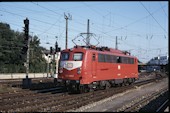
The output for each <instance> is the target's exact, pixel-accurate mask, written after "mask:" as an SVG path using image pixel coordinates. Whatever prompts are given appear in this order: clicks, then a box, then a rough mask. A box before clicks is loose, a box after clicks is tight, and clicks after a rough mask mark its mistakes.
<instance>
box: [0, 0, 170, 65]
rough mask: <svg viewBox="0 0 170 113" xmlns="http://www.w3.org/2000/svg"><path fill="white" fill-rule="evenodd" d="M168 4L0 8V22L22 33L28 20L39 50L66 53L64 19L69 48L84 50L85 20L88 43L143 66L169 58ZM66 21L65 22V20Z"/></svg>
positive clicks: (10, 4)
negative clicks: (127, 56)
mask: <svg viewBox="0 0 170 113" xmlns="http://www.w3.org/2000/svg"><path fill="white" fill-rule="evenodd" d="M168 7H169V6H168V1H148V2H146V1H128V2H126V1H107V2H105V1H100V2H99V1H94V2H85V1H84V2H83V1H78V2H76V1H73V2H66V1H65V2H61V1H60V2H57V1H56V2H36V1H35V2H34V1H33V2H0V22H3V23H8V24H9V25H10V27H11V29H12V30H15V31H19V32H23V27H24V22H23V20H25V19H26V18H28V19H29V23H30V24H29V28H30V31H29V34H30V35H31V36H35V35H36V36H38V38H39V39H40V45H41V46H43V47H45V48H47V49H50V46H52V47H54V45H55V42H56V41H57V42H58V45H59V46H60V47H61V49H62V50H63V49H65V43H66V42H65V40H66V38H65V37H66V19H65V17H66V16H67V17H69V19H68V48H72V47H74V46H75V43H76V44H77V45H85V43H84V41H85V40H84V39H85V38H86V35H85V34H84V35H82V36H81V35H80V33H86V32H87V20H88V19H89V31H90V33H93V34H92V36H90V43H91V44H93V45H96V46H107V47H110V48H115V46H116V44H115V43H116V37H117V39H118V49H120V50H127V51H130V52H131V55H133V56H136V57H137V58H138V59H139V60H140V61H142V62H144V63H146V62H147V61H149V60H150V59H151V58H153V57H157V56H159V55H161V56H162V55H167V54H169V53H168V39H169V37H168V33H169V31H168V22H169V21H168V19H169V18H168V17H169V12H168ZM64 15H65V16H64Z"/></svg>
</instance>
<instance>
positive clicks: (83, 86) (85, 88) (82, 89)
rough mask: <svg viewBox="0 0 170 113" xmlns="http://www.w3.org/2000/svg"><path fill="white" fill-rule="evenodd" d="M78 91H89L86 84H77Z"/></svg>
mask: <svg viewBox="0 0 170 113" xmlns="http://www.w3.org/2000/svg"><path fill="white" fill-rule="evenodd" d="M79 92H80V93H87V92H89V88H88V86H87V85H80V86H79Z"/></svg>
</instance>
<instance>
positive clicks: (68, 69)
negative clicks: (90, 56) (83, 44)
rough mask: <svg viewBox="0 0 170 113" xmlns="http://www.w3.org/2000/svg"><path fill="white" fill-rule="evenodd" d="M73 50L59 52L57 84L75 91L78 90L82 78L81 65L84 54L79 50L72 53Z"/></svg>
mask: <svg viewBox="0 0 170 113" xmlns="http://www.w3.org/2000/svg"><path fill="white" fill-rule="evenodd" d="M73 49H74V48H73ZM73 49H72V50H71V49H67V50H63V51H62V52H61V58H60V63H59V76H58V82H60V83H62V84H63V85H64V86H66V87H67V88H68V90H75V91H76V90H78V89H79V85H80V81H81V78H82V65H83V59H84V55H85V53H84V52H83V51H82V50H81V49H80V50H76V51H73ZM71 92H72V91H71Z"/></svg>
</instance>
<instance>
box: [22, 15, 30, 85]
mask: <svg viewBox="0 0 170 113" xmlns="http://www.w3.org/2000/svg"><path fill="white" fill-rule="evenodd" d="M24 24H25V27H24V33H25V38H24V43H25V44H24V47H23V50H24V52H25V53H27V60H26V65H25V66H26V79H23V87H25V88H28V87H30V86H31V79H30V78H28V73H29V46H30V40H29V20H28V18H26V19H25V20H24Z"/></svg>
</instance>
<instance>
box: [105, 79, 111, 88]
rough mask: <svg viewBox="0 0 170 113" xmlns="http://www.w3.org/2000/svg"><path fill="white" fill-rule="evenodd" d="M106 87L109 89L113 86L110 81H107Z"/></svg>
mask: <svg viewBox="0 0 170 113" xmlns="http://www.w3.org/2000/svg"><path fill="white" fill-rule="evenodd" d="M105 87H106V88H105V89H109V88H111V84H110V83H109V82H108V81H106V86H105Z"/></svg>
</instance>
